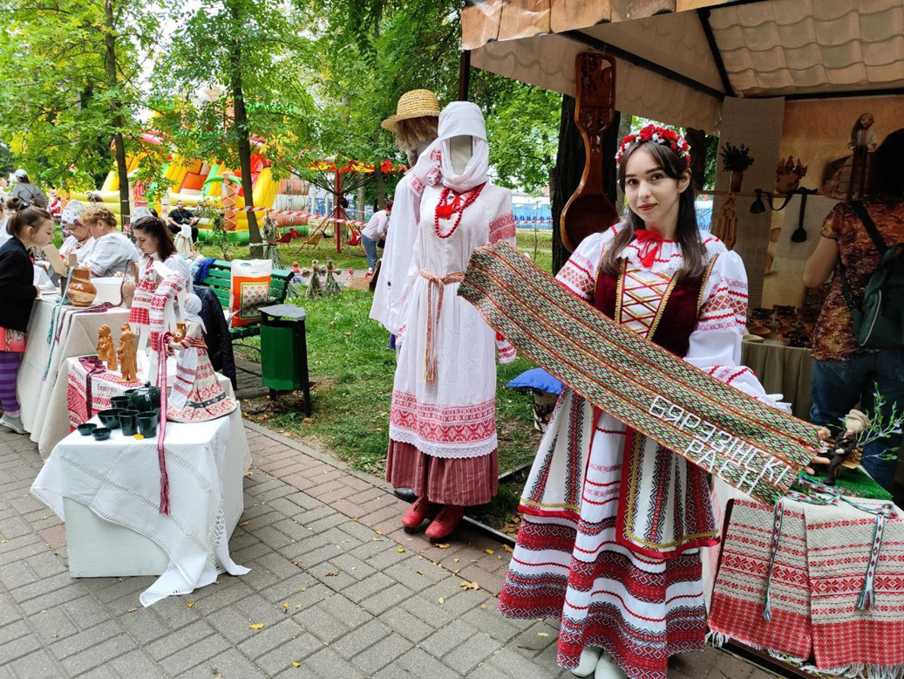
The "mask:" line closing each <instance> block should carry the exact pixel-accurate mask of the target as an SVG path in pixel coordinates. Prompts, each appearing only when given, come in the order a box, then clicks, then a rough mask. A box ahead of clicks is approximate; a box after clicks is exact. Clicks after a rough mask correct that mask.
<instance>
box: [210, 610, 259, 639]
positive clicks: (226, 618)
mask: <svg viewBox="0 0 904 679" xmlns="http://www.w3.org/2000/svg"><path fill="white" fill-rule="evenodd" d="M207 622H208V623H210V624H211V625H212V626H213V628H214V629H215V630H217V632H219V633H220V634H222V635H223V636H224V637H226V638H227V639H229V640H230V641H231V642H232V643H233V644H237V643H238V642H240V641H242V640H243V639H247V638H248V637H250V636H251V635H252V634H254V630H252V629H251V627H249V625H250V623H249V622H248V617H247V616H246V615H245V614H243V613H241V612H239V611H238V610H237V609H236V608H235V607H234V606H229V607H227V608H223V609H221V610H219V611H216V612H214V613H211V614H210V615H208V616H207Z"/></svg>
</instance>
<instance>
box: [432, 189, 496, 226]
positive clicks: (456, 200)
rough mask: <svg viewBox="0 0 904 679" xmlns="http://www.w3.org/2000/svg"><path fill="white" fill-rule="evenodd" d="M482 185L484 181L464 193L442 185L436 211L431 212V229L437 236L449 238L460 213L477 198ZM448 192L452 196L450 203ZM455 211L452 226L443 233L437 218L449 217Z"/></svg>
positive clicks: (460, 215) (459, 222) (459, 221)
mask: <svg viewBox="0 0 904 679" xmlns="http://www.w3.org/2000/svg"><path fill="white" fill-rule="evenodd" d="M484 186H486V182H484V183H483V184H480V185H479V186H475V187H474V188H473V189H471V190H470V191H468V192H466V193H456V192H455V191H453V190H452V189H450V188H449V187H448V186H446V187H443V191H442V193H441V194H440V195H439V202H438V203H437V204H436V211H435V212H434V213H433V231H434V233H435V234H436V236H437V237H438V238H443V239H445V238H449V237H450V236H451V235H452V234H453V233H455V231H456V230H457V229H458V227H459V225H460V224H461V218H462V215H464V213H465V210H467V209H468V207H470V206H471V205H472V204H473V203H474V201H475V200H477V198H478V196H480V192H481V191H483V187H484ZM449 194H452V195H453V196H454V197H453V199H452V202H451V203H450V202H449ZM462 196H464V201H462V199H461V197H462ZM456 213H457V214H458V217H457V218H456V219H455V224H453V225H452V228H451V229H449V230H448V231H447V232H446V233H443V232H442V230H441V229H440V228H439V220H440V219H451V218H452V216H453V215H455V214H456Z"/></svg>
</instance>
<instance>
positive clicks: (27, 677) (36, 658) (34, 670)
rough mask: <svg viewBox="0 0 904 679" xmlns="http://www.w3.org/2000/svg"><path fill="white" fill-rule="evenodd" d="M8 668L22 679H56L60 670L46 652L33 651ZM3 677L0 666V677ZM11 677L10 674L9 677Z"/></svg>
mask: <svg viewBox="0 0 904 679" xmlns="http://www.w3.org/2000/svg"><path fill="white" fill-rule="evenodd" d="M8 667H10V668H11V670H12V671H13V672H15V674H16V675H17V676H19V677H22V678H23V679H56V678H57V677H59V676H60V671H61V670H60V669H59V667H58V666H57V664H56V663H55V662H54V661H53V658H51V657H50V654H49V653H47V651H43V650H41V651H35V652H34V653H30V654H28V655H26V656H25V657H24V658H19V659H18V660H16V661H14V662H13V663H11V664H10V665H8ZM2 676H4V675H3V669H2V665H0V677H2ZM9 676H10V677H11V676H12V675H11V674H10V675H9Z"/></svg>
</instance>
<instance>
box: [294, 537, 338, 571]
mask: <svg viewBox="0 0 904 679" xmlns="http://www.w3.org/2000/svg"><path fill="white" fill-rule="evenodd" d="M318 537H319V536H318ZM305 542H307V540H305ZM300 544H301V543H300V542H296V543H292V544H291V545H289V546H288V547H286V548H285V549H283V550H281V553H282V554H283V555H285V556H288V557H291V558H293V560H294V561H295V562H296V563H297V564H299V565H300V567H301V568H309V567H310V566H315V565H317V564H319V563H322V562H323V561H329V560H330V559H333V558H335V557H336V556H337V555H338V554H341V553H342V552H343V551H345V548H344V547H343V546H342V545H341V544H336V543H335V542H333V541H327V542H326V544H323V545H321V546H320V547H317V548H315V549H307V548H306V549H304V550H303V551H300V552H299V551H296V549H295V547H296V546H297V545H300Z"/></svg>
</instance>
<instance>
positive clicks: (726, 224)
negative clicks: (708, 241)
mask: <svg viewBox="0 0 904 679" xmlns="http://www.w3.org/2000/svg"><path fill="white" fill-rule="evenodd" d="M710 233H712V235H714V236H715V237H716V238H718V239H719V240H720V241H722V242H723V243H725V247H726V248H728V249H729V250H731V249H732V248H734V244H735V241H737V239H738V213H737V210H736V208H735V197H734V194H733V193H731V194H729V195H728V198H726V199H725V202H724V203H722V209H721V210H720V211H719V218H718V219H717V220H716V222H715V223H714V224H713V227H712V228H711V229H710Z"/></svg>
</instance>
